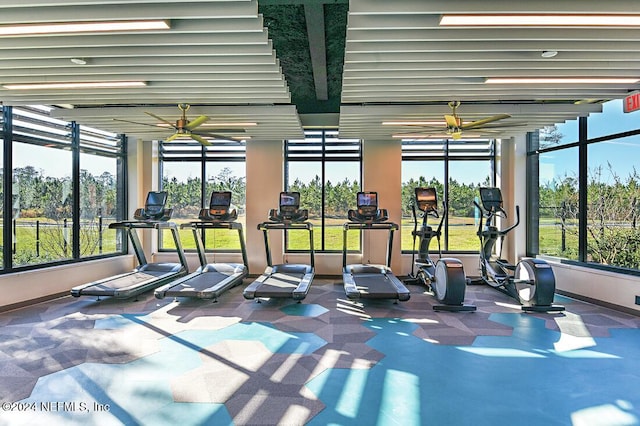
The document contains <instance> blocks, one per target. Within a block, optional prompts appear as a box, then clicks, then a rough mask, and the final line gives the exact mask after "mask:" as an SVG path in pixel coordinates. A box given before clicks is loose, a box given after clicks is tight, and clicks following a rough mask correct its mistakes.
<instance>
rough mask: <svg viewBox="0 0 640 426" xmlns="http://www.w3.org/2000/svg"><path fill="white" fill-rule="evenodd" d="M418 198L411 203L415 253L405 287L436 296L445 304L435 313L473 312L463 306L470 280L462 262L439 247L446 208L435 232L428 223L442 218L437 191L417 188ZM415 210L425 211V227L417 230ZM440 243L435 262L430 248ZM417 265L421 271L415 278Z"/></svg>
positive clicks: (416, 194)
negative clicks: (419, 288) (413, 286)
mask: <svg viewBox="0 0 640 426" xmlns="http://www.w3.org/2000/svg"><path fill="white" fill-rule="evenodd" d="M414 193H415V199H414V202H413V203H412V204H411V210H412V212H413V232H412V233H411V235H412V236H413V250H412V252H411V253H412V261H411V275H409V278H408V279H407V280H405V284H421V285H424V286H426V287H427V289H428V290H429V291H431V292H432V293H433V295H434V296H435V298H436V299H437V300H438V301H439V302H441V303H443V304H442V305H434V306H433V309H434V310H436V311H449V312H460V311H467V312H472V311H475V310H476V307H475V306H473V305H465V304H464V294H465V290H466V285H467V280H466V277H465V274H464V267H463V265H462V262H461V261H460V260H458V259H453V258H443V257H442V250H441V246H440V236H441V235H442V224H443V222H444V218H445V217H446V216H447V209H446V206H445V207H444V212H443V214H442V218H440V223H439V224H438V228H437V229H436V230H434V229H433V228H432V227H431V226H430V225H429V224H428V223H427V222H428V218H429V217H430V216H431V217H433V218H436V219H437V218H439V217H440V216H439V215H438V196H437V193H436V189H435V188H415V191H414ZM416 207H417V209H418V210H420V211H421V212H422V225H421V226H420V229H418V214H417V212H416ZM416 238H418V240H419V246H418V247H419V248H418V258H417V259H416ZM434 238H435V239H436V241H437V242H438V260H437V261H436V262H435V263H434V262H433V261H432V260H431V257H430V251H429V245H430V244H431V241H432V240H433V239H434ZM414 266H415V267H417V269H418V272H417V273H416V274H415V275H414Z"/></svg>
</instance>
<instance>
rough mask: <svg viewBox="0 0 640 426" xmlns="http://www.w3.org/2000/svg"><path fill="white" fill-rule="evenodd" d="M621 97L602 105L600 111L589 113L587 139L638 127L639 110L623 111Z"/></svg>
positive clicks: (639, 124)
mask: <svg viewBox="0 0 640 426" xmlns="http://www.w3.org/2000/svg"><path fill="white" fill-rule="evenodd" d="M622 102H623V101H622V99H616V100H613V101H609V102H607V103H605V104H603V105H602V112H601V113H598V114H591V115H589V118H588V119H587V136H588V138H589V139H593V138H597V137H600V136H607V135H612V134H615V133H621V132H626V131H629V130H636V129H638V128H640V112H632V113H624V112H623V105H622Z"/></svg>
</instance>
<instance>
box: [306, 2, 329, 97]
mask: <svg viewBox="0 0 640 426" xmlns="http://www.w3.org/2000/svg"><path fill="white" fill-rule="evenodd" d="M304 16H305V19H306V21H307V37H308V38H309V54H310V55H311V67H312V69H313V82H314V84H315V87H316V98H317V99H318V100H319V101H326V100H327V99H329V91H328V85H327V48H326V43H325V34H324V6H323V5H322V4H312V3H305V5H304Z"/></svg>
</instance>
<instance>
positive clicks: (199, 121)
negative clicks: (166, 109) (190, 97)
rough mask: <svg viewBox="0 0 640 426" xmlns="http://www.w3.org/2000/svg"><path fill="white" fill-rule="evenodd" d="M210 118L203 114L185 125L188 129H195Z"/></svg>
mask: <svg viewBox="0 0 640 426" xmlns="http://www.w3.org/2000/svg"><path fill="white" fill-rule="evenodd" d="M208 120H209V117H207V116H206V115H201V116H200V117H198V118H196V119H194V120H192V121H190V122H189V124H187V125H186V126H184V127H185V128H186V129H187V130H193V129H195V128H196V127H198V126H200V125H202V124H204V123H205V122H206V121H208Z"/></svg>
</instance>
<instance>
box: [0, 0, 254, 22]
mask: <svg viewBox="0 0 640 426" xmlns="http://www.w3.org/2000/svg"><path fill="white" fill-rule="evenodd" d="M12 5H13V7H3V8H2V9H0V10H1V12H2V13H0V24H15V23H27V22H28V23H42V22H81V21H108V20H115V21H120V20H122V19H123V18H126V19H127V20H138V19H145V20H152V19H204V18H206V19H214V18H217V19H230V18H253V17H257V16H258V2H257V0H251V1H209V2H204V1H203V2H195V3H193V4H190V2H187V1H179V2H177V1H174V2H170V3H167V2H160V3H155V2H154V3H142V2H135V3H123V2H112V3H111V4H109V2H105V3H104V4H100V5H96V4H88V5H71V6H55V5H54V6H50V7H49V6H48V7H43V8H41V9H39V11H38V13H34V9H33V7H30V6H29V7H26V6H24V5H17V4H16V3H15V2H13V3H12Z"/></svg>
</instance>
